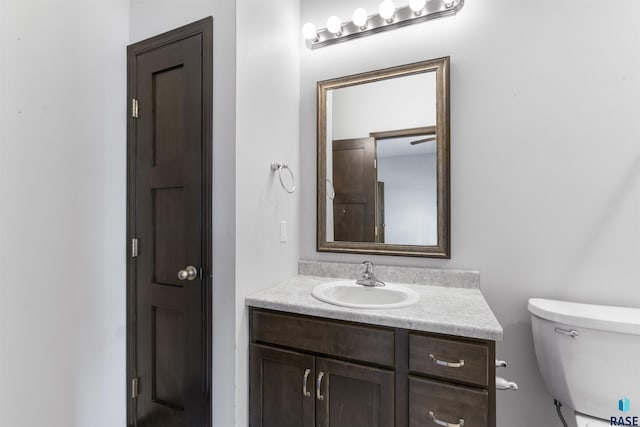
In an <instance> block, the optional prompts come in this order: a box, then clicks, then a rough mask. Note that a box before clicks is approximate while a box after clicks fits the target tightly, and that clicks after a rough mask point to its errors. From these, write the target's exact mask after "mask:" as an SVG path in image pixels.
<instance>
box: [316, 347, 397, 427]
mask: <svg viewBox="0 0 640 427" xmlns="http://www.w3.org/2000/svg"><path fill="white" fill-rule="evenodd" d="M321 374H322V381H321V382H320V387H319V390H316V392H317V393H318V392H319V394H320V396H321V397H322V398H323V399H321V398H319V397H318V396H316V425H317V426H318V427H354V426H358V427H392V426H393V425H394V413H395V411H394V374H393V372H392V371H387V370H384V369H378V368H371V367H366V366H361V365H356V364H353V363H347V362H339V361H337V360H331V359H323V358H316V381H317V379H318V377H319V376H320V375H321ZM316 387H317V384H316Z"/></svg>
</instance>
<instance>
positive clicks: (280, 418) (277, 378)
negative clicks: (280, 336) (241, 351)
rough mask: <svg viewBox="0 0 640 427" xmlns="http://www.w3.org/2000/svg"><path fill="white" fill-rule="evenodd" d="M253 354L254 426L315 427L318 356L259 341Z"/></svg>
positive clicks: (253, 345)
mask: <svg viewBox="0 0 640 427" xmlns="http://www.w3.org/2000/svg"><path fill="white" fill-rule="evenodd" d="M250 354H251V366H250V370H251V374H250V378H251V384H250V393H249V394H250V397H249V399H250V401H249V402H250V403H249V404H250V425H251V427H313V426H314V424H315V420H314V400H315V398H316V396H315V393H314V385H315V383H314V378H315V374H314V357H313V356H310V355H307V354H301V353H296V352H292V351H286V350H279V349H275V348H271V347H265V346H261V345H256V344H252V345H251V346H250ZM305 378H306V380H307V383H306V387H305Z"/></svg>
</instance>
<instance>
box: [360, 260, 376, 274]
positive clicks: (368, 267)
mask: <svg viewBox="0 0 640 427" xmlns="http://www.w3.org/2000/svg"><path fill="white" fill-rule="evenodd" d="M362 265H364V272H365V273H372V272H373V263H372V262H371V261H362Z"/></svg>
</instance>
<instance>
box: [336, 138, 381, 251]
mask: <svg viewBox="0 0 640 427" xmlns="http://www.w3.org/2000/svg"><path fill="white" fill-rule="evenodd" d="M375 143H376V142H375V139H374V138H356V139H341V140H336V141H333V153H332V155H333V188H334V190H335V197H334V199H333V206H334V208H333V221H334V222H333V223H334V240H335V241H348V242H374V241H375V225H376V224H375V219H376V212H375V197H376V182H377V174H376V170H375V155H376V154H375V153H376V149H375Z"/></svg>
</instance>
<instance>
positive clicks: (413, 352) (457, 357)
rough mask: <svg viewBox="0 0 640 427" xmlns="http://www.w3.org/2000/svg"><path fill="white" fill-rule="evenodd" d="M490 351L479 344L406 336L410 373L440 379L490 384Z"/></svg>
mask: <svg viewBox="0 0 640 427" xmlns="http://www.w3.org/2000/svg"><path fill="white" fill-rule="evenodd" d="M488 363H489V349H488V347H487V346H486V345H484V344H482V343H473V342H468V341H457V340H454V339H447V338H436V337H433V336H428V335H421V334H414V333H412V334H410V335H409V370H410V371H411V372H415V373H420V374H425V375H432V376H436V377H440V378H446V379H452V380H456V381H462V382H466V383H470V384H477V385H480V386H483V387H486V386H488V385H489V375H488V368H487V366H488Z"/></svg>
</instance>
